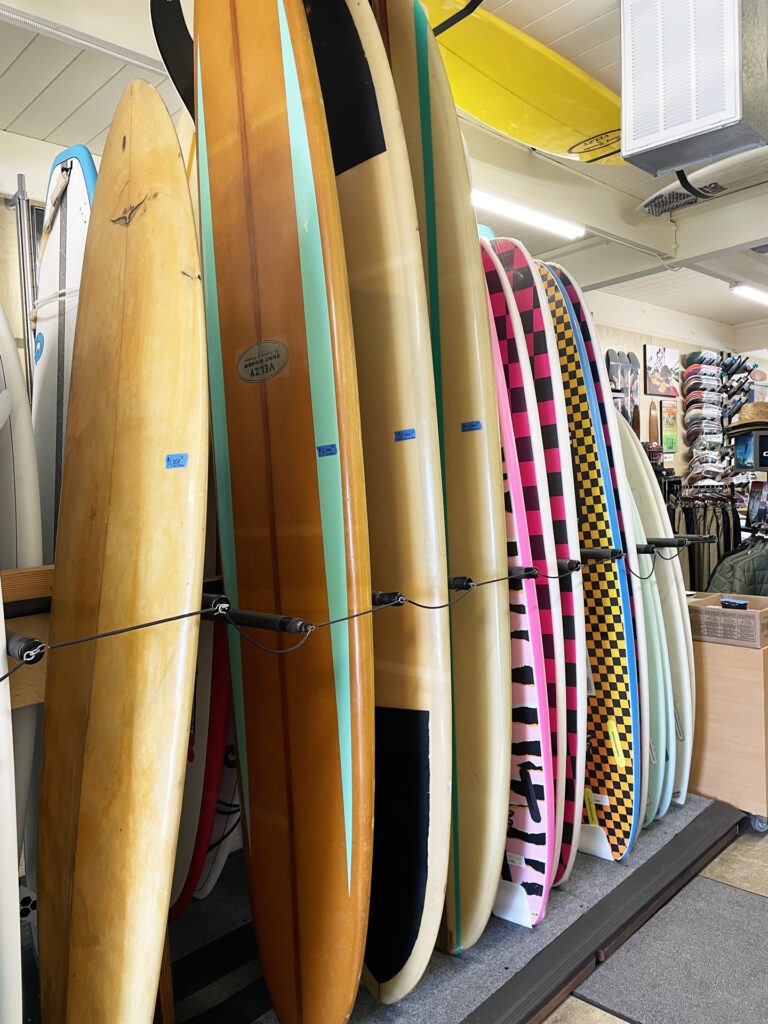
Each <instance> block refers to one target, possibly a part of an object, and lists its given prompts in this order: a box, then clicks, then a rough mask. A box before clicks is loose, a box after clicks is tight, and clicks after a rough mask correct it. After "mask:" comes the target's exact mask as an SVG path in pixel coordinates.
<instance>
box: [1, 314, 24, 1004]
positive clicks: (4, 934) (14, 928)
mask: <svg viewBox="0 0 768 1024" xmlns="http://www.w3.org/2000/svg"><path fill="white" fill-rule="evenodd" d="M4 321H5V314H2V320H0V327H2V326H3V322H4ZM9 333H10V332H9ZM0 337H1V335H0ZM11 340H12V341H13V339H11ZM15 347H16V346H15V342H14V348H15ZM14 358H15V359H16V360H17V361H18V356H17V355H14ZM19 370H21V366H19ZM1 374H2V367H1V366H0V376H1ZM5 390H6V389H2V390H0V401H2V395H3V393H4V392H5ZM25 401H26V396H25ZM1 409H2V407H0V411H1ZM7 429H8V421H7V420H6V422H5V424H4V425H3V426H2V427H0V443H2V440H3V433H4V432H5V431H7ZM2 598H3V594H2V588H0V679H3V681H2V682H0V808H2V825H1V826H0V1017H1V1018H2V1020H3V1021H8V1024H21V1021H22V989H21V941H20V934H19V851H18V848H17V846H16V785H15V779H14V771H13V730H12V727H11V691H10V687H9V686H8V683H7V682H6V681H5V680H4V678H3V677H4V676H5V675H6V673H7V672H8V658H7V656H6V636H5V616H4V614H3V604H2Z"/></svg>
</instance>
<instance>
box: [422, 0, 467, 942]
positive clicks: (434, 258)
mask: <svg viewBox="0 0 768 1024" xmlns="http://www.w3.org/2000/svg"><path fill="white" fill-rule="evenodd" d="M413 24H414V35H415V43H416V46H415V49H416V65H417V75H418V84H419V116H420V124H421V147H422V173H423V179H424V195H425V203H424V214H425V221H426V236H427V243H426V244H427V280H426V285H427V301H428V303H429V329H430V338H431V342H432V365H433V368H434V373H435V401H436V405H437V433H438V441H439V445H440V472H441V476H442V481H443V514H444V516H445V526H446V530H445V538H446V552H447V556H448V565H449V567H450V565H451V564H452V563H451V549H450V542H451V531H450V528H449V523H448V489H447V480H446V454H445V420H444V399H443V359H442V346H441V338H442V334H441V323H440V262H439V258H438V238H437V210H436V196H435V162H434V150H433V145H432V103H431V95H430V87H429V50H428V34H429V32H430V31H431V29H430V27H429V21H428V20H427V16H426V13H425V12H424V8H423V7H422V6H421V3H420V2H419V0H413ZM449 571H450V569H449ZM448 622H449V626H448V629H449V637H450V652H451V736H452V743H451V765H452V773H453V786H452V788H451V836H452V847H451V852H452V861H453V878H452V879H449V884H452V885H453V892H454V928H455V936H456V947H457V952H459V953H460V952H462V944H461V843H460V841H459V840H460V822H459V772H458V763H457V752H456V682H455V678H454V675H455V666H454V644H455V637H454V633H453V626H452V621H451V618H450V617H449V620H448Z"/></svg>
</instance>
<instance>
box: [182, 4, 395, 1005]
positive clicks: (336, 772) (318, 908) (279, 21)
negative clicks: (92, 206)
mask: <svg viewBox="0 0 768 1024" xmlns="http://www.w3.org/2000/svg"><path fill="white" fill-rule="evenodd" d="M195 61H196V105H197V110H196V122H197V132H198V159H199V167H200V211H201V218H200V219H201V240H202V249H203V264H204V275H205V292H206V316H207V323H208V339H209V355H210V374H211V401H212V417H213V435H214V454H215V465H216V477H217V490H218V509H219V526H220V538H221V555H222V565H223V572H224V582H225V588H226V590H227V594H228V596H229V597H230V599H231V601H232V603H233V604H235V605H239V606H240V607H242V608H250V609H257V610H259V611H267V612H277V613H280V614H284V615H293V616H301V617H303V618H305V619H307V620H309V621H311V622H315V623H320V622H327V621H328V620H332V619H333V620H340V619H344V618H345V617H346V616H349V615H351V614H353V613H357V612H361V611H364V610H366V609H370V607H371V583H370V562H369V553H368V536H367V523H366V507H365V491H364V474H363V462H362V448H361V437H360V414H359V403H358V394H357V377H356V368H355V357H354V348H353V338H352V326H351V317H350V306H349V294H348V286H347V275H346V265H345V259H344V246H343V242H342V236H341V223H340V219H339V209H338V202H337V197H336V188H335V182H334V172H333V164H332V162H331V154H330V149H329V143H328V135H327V128H326V124H325V115H324V110H323V102H322V97H321V94H320V88H319V84H318V80H317V73H316V70H315V64H314V60H313V56H312V49H311V45H310V41H309V35H308V31H307V23H306V17H305V14H304V8H303V5H302V3H301V0H260V2H259V3H253V2H252V0H231V2H230V3H228V4H226V5H223V6H222V4H220V3H218V2H216V0H197V4H196V7H195ZM382 614H393V615H397V614H398V611H394V612H383V613H382ZM253 639H258V640H259V642H260V643H262V644H263V646H266V647H270V648H275V647H282V648H284V649H285V648H287V647H291V646H292V645H294V644H295V643H296V642H297V641H296V638H295V637H289V638H280V637H277V636H275V637H271V636H269V635H267V636H266V637H265V635H264V634H259V635H258V637H255V636H245V637H243V638H240V637H238V636H237V635H236V634H234V633H233V634H231V641H232V643H231V648H230V654H231V667H232V680H233V696H234V709H235V717H236V725H237V746H238V756H239V764H240V772H241V783H242V796H243V808H244V815H245V840H246V842H245V846H246V855H247V861H248V871H249V876H250V891H251V901H252V908H253V919H254V924H255V928H256V936H257V941H258V947H259V957H260V960H261V964H262V967H263V970H264V977H265V979H266V983H267V987H268V989H269V993H270V996H271V998H272V1001H273V1003H274V1006H275V1011H276V1013H277V1016H278V1018H279V1019H280V1021H281V1022H282V1024H341V1022H343V1021H346V1020H347V1018H348V1016H349V1014H350V1012H351V1010H352V1006H353V1004H354V999H355V996H356V993H357V988H358V982H359V978H360V971H361V968H362V959H363V950H364V945H365V935H366V924H367V916H368V899H369V892H370V879H371V857H372V838H373V836H372V831H373V677H372V647H371V643H372V641H371V620H370V617H368V616H365V617H361V618H357V619H353V620H350V621H337V622H336V624H335V625H334V626H332V627H331V628H324V629H320V630H318V631H317V632H315V633H314V634H313V635H312V636H310V638H309V640H308V641H307V642H306V643H305V644H304V645H303V646H302V647H301V649H300V650H297V651H295V652H293V653H286V654H284V655H282V656H281V655H275V654H266V653H263V651H260V650H258V649H257V648H256V647H254V646H253V644H252V643H251V640H253Z"/></svg>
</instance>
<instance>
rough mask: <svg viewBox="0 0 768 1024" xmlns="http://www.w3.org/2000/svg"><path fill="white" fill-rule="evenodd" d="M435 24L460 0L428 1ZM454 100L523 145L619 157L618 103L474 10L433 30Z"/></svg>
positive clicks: (595, 157)
mask: <svg viewBox="0 0 768 1024" xmlns="http://www.w3.org/2000/svg"><path fill="white" fill-rule="evenodd" d="M425 5H426V8H427V13H428V15H429V21H430V24H431V25H432V27H433V28H435V27H437V26H438V25H440V24H442V23H443V22H445V21H446V19H448V18H451V17H452V16H453V15H455V14H457V13H458V12H460V11H461V10H462V9H463V8H464V7H465V6H466V5H465V2H464V0H461V2H459V0H425ZM437 39H438V42H439V44H440V50H441V53H442V55H443V61H444V62H445V67H446V70H447V72H448V79H449V81H450V83H451V90H452V92H453V98H454V100H455V102H456V106H457V107H459V108H460V109H461V110H464V111H465V112H466V113H467V114H470V115H471V116H472V117H474V118H477V120H478V121H482V123H483V124H487V125H488V126H489V127H490V128H494V129H495V130H496V131H498V132H501V133H502V134H504V135H508V136H509V137H510V138H511V139H516V140H517V141H518V142H522V143H523V144H524V145H526V146H532V147H533V148H535V149H541V150H544V151H545V152H547V153H553V154H556V155H558V156H567V157H571V158H572V159H576V160H582V161H584V162H586V163H601V164H620V163H622V162H623V161H622V159H621V102H620V100H619V97H618V96H617V95H616V93H614V92H612V91H611V90H610V89H608V88H607V87H606V86H604V85H602V84H601V83H600V82H598V81H597V80H596V79H594V78H592V77H591V76H590V75H588V74H586V72H584V71H582V70H581V69H580V68H577V67H576V65H575V64H572V63H571V62H570V61H569V60H566V59H565V58H564V57H561V56H560V55H559V54H558V53H555V51H554V50H551V49H550V48H549V47H548V46H544V44H543V43H540V42H538V41H537V40H536V39H533V38H531V36H528V35H526V34H525V33H524V32H521V31H520V29H517V28H514V26H512V25H510V24H508V23H507V22H506V21H502V19H501V18H497V17H496V15H494V14H490V13H489V12H488V11H484V10H482V9H478V10H475V11H473V13H472V14H470V15H468V16H467V17H466V18H464V19H463V20H461V21H458V22H457V23H456V24H454V25H452V26H451V27H450V28H447V29H446V30H445V31H444V32H441V33H440V34H439V35H438V37H437Z"/></svg>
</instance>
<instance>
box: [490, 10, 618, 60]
mask: <svg viewBox="0 0 768 1024" xmlns="http://www.w3.org/2000/svg"><path fill="white" fill-rule="evenodd" d="M537 7H538V11H539V13H540V14H541V16H540V17H537V18H536V19H535V20H534V21H531V22H529V23H528V24H527V25H526V26H525V31H526V32H527V33H528V35H530V36H533V37H534V39H538V40H539V42H541V43H545V44H546V45H547V46H552V47H553V48H554V49H557V50H558V52H559V47H558V46H557V40H558V39H561V38H562V37H563V36H566V35H567V34H568V33H569V32H574V31H576V30H577V29H581V28H584V27H585V26H588V25H589V24H591V23H592V22H594V21H596V20H597V19H598V18H602V17H603V16H604V15H606V14H611V13H613V12H614V11H615V9H616V0H570V2H569V3H558V4H547V3H542V4H539V5H537ZM547 8H554V9H550V10H548V11H546V13H541V12H543V11H545V10H546V9H547ZM503 10H504V9H502V11H503ZM510 14H511V16H512V17H514V16H515V15H514V8H510ZM501 17H504V18H506V15H505V14H504V13H502V14H501Z"/></svg>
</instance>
